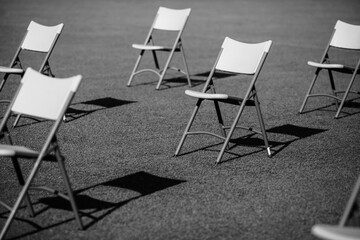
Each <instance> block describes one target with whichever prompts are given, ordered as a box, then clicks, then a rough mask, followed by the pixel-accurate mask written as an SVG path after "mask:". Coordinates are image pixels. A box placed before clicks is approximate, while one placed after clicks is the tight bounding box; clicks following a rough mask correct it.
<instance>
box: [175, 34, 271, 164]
mask: <svg viewBox="0 0 360 240" xmlns="http://www.w3.org/2000/svg"><path fill="white" fill-rule="evenodd" d="M271 44H272V42H271V41H266V42H262V43H256V44H249V43H243V42H239V41H235V40H233V39H231V38H228V37H226V38H225V40H224V42H223V44H222V47H221V50H220V52H219V54H218V57H217V59H216V61H215V64H214V66H213V68H212V70H211V72H210V74H209V77H208V79H207V81H206V83H205V86H204V88H203V90H202V92H197V91H193V90H186V91H185V94H186V95H188V96H190V97H194V98H197V99H198V100H197V102H196V106H195V109H194V111H193V113H192V115H191V117H190V120H189V122H188V124H187V126H186V128H185V131H184V133H183V135H182V137H181V140H180V143H179V145H178V147H177V149H176V151H175V156H177V155H179V152H180V150H181V148H182V146H183V144H184V141H185V138H186V137H187V136H188V135H193V134H208V135H211V136H215V137H218V138H220V139H222V140H223V141H224V143H223V145H222V148H221V150H220V153H219V155H218V157H217V159H216V163H219V162H220V161H221V158H222V156H223V154H224V152H225V150H226V148H227V147H228V144H229V142H230V140H231V137H232V135H233V133H234V130H235V128H242V129H246V130H249V131H252V132H254V133H257V134H261V135H262V136H263V139H264V143H265V147H266V150H267V153H268V156H269V157H270V156H271V150H270V147H269V144H268V140H267V136H266V132H265V126H264V120H263V118H262V114H261V111H260V104H259V100H258V96H257V92H256V88H255V83H256V80H257V78H258V76H259V74H260V71H261V68H262V66H263V64H264V62H265V59H266V57H267V55H268V52H269V50H270V47H271ZM215 72H222V73H231V74H237V75H239V74H241V75H244V76H246V75H249V76H250V77H248V78H250V79H251V82H250V84H249V87H248V88H247V90H246V93H245V95H244V97H243V98H241V97H238V96H231V95H228V94H226V93H216V91H215V85H214V81H213V76H214V73H215ZM238 77H239V76H238ZM205 100H210V101H213V102H214V104H215V110H216V113H217V118H218V121H219V125H220V132H221V135H219V134H216V133H213V132H207V131H190V128H191V125H192V123H193V121H194V119H195V116H196V114H197V113H198V110H199V108H200V105H201V103H202V102H203V101H205ZM219 102H221V103H223V104H232V105H238V106H239V105H240V107H239V110H238V112H237V114H236V117H235V118H234V120H233V122H232V124H231V126H230V125H228V126H227V125H225V124H224V121H223V118H222V115H221V112H220V105H219ZM249 103H252V105H253V106H255V108H256V111H257V117H258V120H259V124H260V128H261V131H258V130H255V129H253V128H252V127H245V126H240V125H238V122H239V120H240V117H241V115H242V113H243V111H244V108H245V106H250V105H251V104H249ZM226 130H229V132H228V133H227V134H226Z"/></svg>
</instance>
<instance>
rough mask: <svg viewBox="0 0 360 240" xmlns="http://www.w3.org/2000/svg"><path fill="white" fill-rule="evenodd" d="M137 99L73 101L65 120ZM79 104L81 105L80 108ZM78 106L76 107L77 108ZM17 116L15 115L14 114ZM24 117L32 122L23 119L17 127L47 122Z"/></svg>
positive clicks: (107, 98) (68, 120)
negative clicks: (23, 121)
mask: <svg viewBox="0 0 360 240" xmlns="http://www.w3.org/2000/svg"><path fill="white" fill-rule="evenodd" d="M135 102H136V101H127V100H120V99H116V98H112V97H104V98H98V99H95V100H89V101H84V102H79V103H73V104H71V105H70V107H68V109H67V111H66V113H65V122H71V121H74V120H77V119H79V118H82V117H85V116H87V115H89V114H91V113H94V112H97V111H102V110H105V109H110V108H114V107H120V106H122V105H125V104H130V103H135ZM78 106H81V107H80V108H79V107H78ZM75 107H76V108H75ZM13 117H14V118H15V117H16V116H15V115H14V116H13ZM22 118H26V119H29V120H31V121H30V122H29V121H27V122H25V123H21V120H20V121H19V123H21V124H18V125H17V126H16V127H24V126H28V125H32V124H34V123H41V122H46V121H47V120H43V119H37V118H33V117H30V116H22Z"/></svg>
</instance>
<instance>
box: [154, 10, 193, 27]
mask: <svg viewBox="0 0 360 240" xmlns="http://www.w3.org/2000/svg"><path fill="white" fill-rule="evenodd" d="M190 12H191V9H190V8H187V9H179V10H178V9H170V8H165V7H160V8H159V10H158V12H157V15H156V18H155V21H154V24H153V28H154V29H158V30H166V31H181V30H182V29H183V28H184V26H185V24H186V21H187V19H188V17H189V15H190Z"/></svg>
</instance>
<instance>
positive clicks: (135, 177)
mask: <svg viewBox="0 0 360 240" xmlns="http://www.w3.org/2000/svg"><path fill="white" fill-rule="evenodd" d="M184 182H186V181H185V180H178V179H171V178H165V177H160V176H156V175H153V174H150V173H147V172H144V171H140V172H136V173H133V174H130V175H127V176H124V177H119V178H116V179H112V180H109V181H106V182H102V183H97V184H94V185H91V186H88V187H85V188H82V189H78V190H76V191H74V194H75V198H76V203H77V205H78V209H79V214H80V217H81V219H82V221H83V223H84V228H85V230H86V229H88V228H89V227H91V226H92V225H94V224H96V223H97V222H98V221H100V220H101V219H103V218H105V217H106V216H108V215H109V214H111V213H112V212H114V211H116V210H117V209H119V208H120V207H122V206H124V205H126V204H127V203H129V202H131V201H134V200H136V199H138V198H141V197H145V196H147V195H150V194H152V193H155V192H158V191H162V190H165V189H167V188H170V187H174V186H176V185H179V184H181V183H184ZM97 187H108V188H109V190H111V188H123V189H127V190H131V191H134V192H135V193H137V194H138V195H136V196H133V197H130V198H128V199H124V200H121V201H114V202H111V201H106V200H101V199H97V198H93V197H91V196H89V195H88V194H84V192H86V191H88V190H91V191H96V188H97ZM118 195H119V194H118V193H117V194H116V196H117V197H118ZM34 205H35V206H36V205H45V207H43V208H42V209H40V210H39V211H38V212H37V213H36V215H40V214H41V213H43V212H45V211H47V210H49V209H60V210H67V211H72V209H71V206H70V203H69V202H68V201H67V200H64V199H63V198H61V197H45V198H40V199H39V200H38V202H36V203H34ZM24 210H25V209H24ZM2 215H5V214H4V213H1V214H0V217H2V218H3V216H2ZM86 219H90V221H85V220H86ZM15 220H18V221H22V222H24V223H27V224H29V225H31V226H32V227H33V228H35V229H34V230H33V231H30V232H26V233H23V234H22V235H18V236H16V237H13V238H10V239H18V238H22V237H25V236H29V235H32V234H35V233H38V232H41V231H44V230H47V229H51V228H54V227H56V226H59V225H62V224H65V223H67V222H71V221H75V218H74V217H73V215H72V217H71V218H67V219H65V220H62V221H61V222H57V223H55V224H51V225H48V226H44V227H43V226H40V225H38V224H36V223H35V222H34V221H36V216H35V218H34V221H30V220H29V219H24V218H15ZM74 228H75V224H74Z"/></svg>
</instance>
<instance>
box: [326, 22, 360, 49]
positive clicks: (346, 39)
mask: <svg viewBox="0 0 360 240" xmlns="http://www.w3.org/2000/svg"><path fill="white" fill-rule="evenodd" d="M330 45H331V46H333V47H338V48H347V49H360V25H352V24H348V23H345V22H342V21H340V20H338V21H337V22H336V25H335V33H334V36H333V37H332V39H331V42H330Z"/></svg>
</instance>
